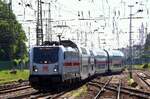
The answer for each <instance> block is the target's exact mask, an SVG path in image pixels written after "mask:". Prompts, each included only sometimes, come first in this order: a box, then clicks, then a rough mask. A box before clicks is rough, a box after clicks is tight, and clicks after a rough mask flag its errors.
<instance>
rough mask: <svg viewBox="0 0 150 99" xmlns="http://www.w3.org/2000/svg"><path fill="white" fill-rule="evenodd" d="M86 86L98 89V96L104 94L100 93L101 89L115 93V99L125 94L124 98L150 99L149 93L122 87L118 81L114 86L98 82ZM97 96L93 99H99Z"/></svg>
mask: <svg viewBox="0 0 150 99" xmlns="http://www.w3.org/2000/svg"><path fill="white" fill-rule="evenodd" d="M88 84H90V85H92V86H95V87H98V88H100V91H99V92H98V94H99V93H102V92H104V91H101V90H102V89H103V90H104V89H106V90H109V91H114V92H115V93H116V94H114V95H116V99H121V95H123V94H125V95H126V96H127V95H128V96H129V97H131V96H132V97H137V98H140V99H150V92H145V91H141V90H137V89H134V88H128V87H124V86H122V85H121V80H120V81H119V83H118V84H114V85H112V84H109V83H103V82H98V81H92V82H89V83H88ZM102 86H103V87H102ZM98 94H97V95H96V96H95V97H94V99H99V97H100V95H101V96H102V94H99V96H98ZM97 96H98V97H97Z"/></svg>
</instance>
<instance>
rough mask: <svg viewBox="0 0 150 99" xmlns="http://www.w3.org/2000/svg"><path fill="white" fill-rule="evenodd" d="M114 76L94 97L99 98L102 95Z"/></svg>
mask: <svg viewBox="0 0 150 99" xmlns="http://www.w3.org/2000/svg"><path fill="white" fill-rule="evenodd" d="M111 79H112V77H111V78H110V79H109V80H107V81H106V83H105V84H104V85H103V86H102V87H101V89H100V90H99V92H98V93H97V94H96V96H95V97H94V99H98V98H99V97H100V95H101V94H102V92H103V91H104V89H105V87H106V86H107V85H108V84H109V82H110V81H111Z"/></svg>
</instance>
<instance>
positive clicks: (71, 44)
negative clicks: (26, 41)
mask: <svg viewBox="0 0 150 99" xmlns="http://www.w3.org/2000/svg"><path fill="white" fill-rule="evenodd" d="M59 45H62V46H64V47H72V48H78V47H77V44H75V43H74V42H73V41H71V40H61V41H60V42H58V41H51V42H49V41H45V42H44V44H43V45H41V46H34V47H44V46H47V47H48V46H59Z"/></svg>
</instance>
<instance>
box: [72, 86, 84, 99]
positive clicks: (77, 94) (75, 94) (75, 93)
mask: <svg viewBox="0 0 150 99" xmlns="http://www.w3.org/2000/svg"><path fill="white" fill-rule="evenodd" d="M86 94H87V86H86V85H84V86H82V87H80V88H78V89H77V90H75V91H72V92H70V93H69V96H71V99H79V97H82V95H86Z"/></svg>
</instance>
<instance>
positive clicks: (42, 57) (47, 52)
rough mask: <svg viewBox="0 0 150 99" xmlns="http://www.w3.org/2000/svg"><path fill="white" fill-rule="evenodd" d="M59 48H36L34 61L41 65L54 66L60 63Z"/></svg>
mask: <svg viewBox="0 0 150 99" xmlns="http://www.w3.org/2000/svg"><path fill="white" fill-rule="evenodd" d="M58 51H59V48H57V47H35V48H34V49H33V61H34V62H35V63H39V64H52V63H56V62H58Z"/></svg>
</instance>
